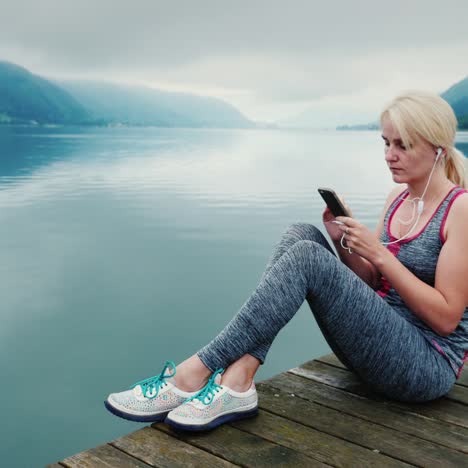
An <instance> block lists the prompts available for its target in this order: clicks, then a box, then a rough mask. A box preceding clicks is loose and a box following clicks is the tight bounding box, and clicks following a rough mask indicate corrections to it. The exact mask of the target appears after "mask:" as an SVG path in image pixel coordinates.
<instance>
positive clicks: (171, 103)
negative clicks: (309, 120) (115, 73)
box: [58, 81, 254, 128]
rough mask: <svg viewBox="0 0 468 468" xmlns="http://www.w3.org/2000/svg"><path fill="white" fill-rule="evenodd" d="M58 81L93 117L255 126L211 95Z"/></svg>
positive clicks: (168, 123) (147, 122)
mask: <svg viewBox="0 0 468 468" xmlns="http://www.w3.org/2000/svg"><path fill="white" fill-rule="evenodd" d="M58 84H60V86H61V87H62V88H63V89H65V90H66V91H67V92H68V93H69V94H70V95H72V96H73V97H74V98H75V99H76V100H77V101H78V102H80V103H82V104H83V105H84V106H85V108H86V109H87V110H88V111H89V113H90V114H91V116H92V118H93V119H94V120H96V121H107V122H109V123H112V124H116V123H121V124H127V125H156V126H165V127H175V126H178V127H229V128H232V127H235V128H248V127H252V126H254V124H253V122H251V121H249V120H248V119H247V118H245V117H244V116H243V115H242V114H241V112H239V111H238V110H237V109H236V108H235V107H234V106H232V105H230V104H228V103H226V102H224V101H222V100H220V99H216V98H212V97H205V96H195V95H192V94H188V93H174V92H168V91H160V90H157V89H152V88H146V87H141V86H128V85H118V84H113V83H106V82H95V81H61V82H58Z"/></svg>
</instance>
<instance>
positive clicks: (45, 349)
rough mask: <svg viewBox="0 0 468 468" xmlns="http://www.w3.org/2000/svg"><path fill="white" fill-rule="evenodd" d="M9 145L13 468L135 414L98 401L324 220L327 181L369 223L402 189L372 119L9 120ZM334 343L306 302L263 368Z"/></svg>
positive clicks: (123, 428) (192, 345)
mask: <svg viewBox="0 0 468 468" xmlns="http://www.w3.org/2000/svg"><path fill="white" fill-rule="evenodd" d="M0 144H1V148H2V155H1V158H0V220H1V222H2V226H3V229H2V230H0V255H1V258H2V262H0V294H1V297H2V305H3V307H2V309H1V318H2V327H1V328H0V351H1V352H0V365H1V368H2V371H3V379H4V380H3V381H4V382H8V385H3V386H2V389H1V390H0V392H3V393H2V394H1V399H2V401H4V402H6V401H8V405H4V406H7V407H5V408H4V409H3V410H2V415H3V417H4V419H5V420H6V421H8V422H9V423H8V424H4V425H2V429H1V437H2V441H3V442H4V443H3V444H2V449H0V456H1V459H2V461H4V462H5V463H6V464H7V465H8V466H15V465H16V466H36V465H45V464H46V463H49V462H53V461H55V460H58V459H61V458H63V457H65V456H67V455H70V454H73V453H76V452H78V451H80V450H84V449H85V448H89V447H92V446H95V445H97V444H99V443H101V442H104V441H107V440H111V439H113V438H115V437H117V436H118V435H121V434H124V433H127V432H129V431H131V430H134V429H135V428H137V427H139V426H138V425H137V424H134V423H130V422H125V421H123V420H118V419H116V418H113V417H112V416H110V415H109V414H107V412H106V411H105V410H104V407H103V405H102V400H103V399H104V398H105V396H106V395H107V394H108V393H109V392H111V391H116V390H120V389H125V388H127V387H128V386H129V385H130V384H131V383H132V382H134V381H137V380H139V379H141V378H143V377H145V376H149V375H154V374H155V373H157V372H159V368H160V366H161V364H162V362H163V361H164V360H166V359H172V360H174V361H176V362H177V361H180V360H182V359H184V358H185V357H186V356H188V355H190V354H192V353H193V352H195V351H196V350H197V349H199V348H200V347H201V346H202V345H204V344H205V343H206V342H207V341H208V340H209V339H210V338H211V337H213V336H214V335H215V334H216V333H217V332H218V331H219V330H220V329H221V328H222V327H223V325H224V324H225V323H226V322H227V321H228V320H229V319H230V317H231V316H232V315H233V314H234V313H235V312H236V310H237V309H238V308H239V307H240V306H241V305H242V304H243V303H244V301H245V300H246V298H247V297H248V295H249V294H250V293H251V292H252V291H253V290H254V289H255V286H256V284H257V281H258V279H259V277H260V275H261V273H262V271H263V268H264V265H265V263H266V262H267V260H268V258H269V256H270V253H271V250H272V248H273V245H274V244H275V243H276V241H277V240H278V238H279V237H280V235H281V233H282V232H283V231H284V229H285V228H286V227H287V226H288V225H289V224H291V223H293V222H296V221H306V222H313V223H319V220H320V217H321V211H322V209H323V203H322V201H321V199H320V197H319V196H318V194H317V192H316V188H317V187H318V186H329V187H333V188H335V189H336V190H337V191H338V192H339V193H341V194H342V195H344V197H345V198H346V201H347V203H348V204H349V205H350V206H351V207H352V209H353V211H354V216H355V217H357V218H358V219H360V220H362V221H363V222H364V223H366V224H367V225H368V226H370V227H373V226H374V225H375V223H376V220H377V217H378V215H379V211H380V209H381V206H382V204H383V200H384V197H385V194H386V192H387V191H388V190H389V189H390V187H391V186H392V181H391V178H390V175H389V173H388V171H387V170H386V166H385V163H384V160H383V148H382V142H381V138H380V136H379V134H378V132H315V133H314V132H293V131H288V132H282V131H254V130H244V131H230V130H229V131H228V130H181V129H125V128H123V129H79V128H47V129H43V128H33V129H31V128H8V127H0ZM467 145H468V135H467V134H460V135H459V143H458V146H459V148H460V149H461V150H462V151H465V152H466V153H468V148H467ZM328 351H329V348H328V346H327V344H326V342H325V340H324V339H323V338H322V336H321V334H320V332H319V330H318V327H317V326H316V324H315V322H314V321H313V319H312V317H311V314H310V311H309V310H308V307H307V305H303V306H302V308H301V310H300V311H299V312H298V314H297V316H296V317H295V319H294V320H293V321H292V322H291V323H290V324H289V325H288V327H286V328H285V329H284V330H283V331H282V332H281V334H280V335H279V337H278V339H277V341H276V342H275V344H274V346H273V347H272V350H271V353H270V354H269V357H268V360H267V362H266V364H265V365H264V366H263V367H262V369H261V370H260V374H259V378H265V377H267V376H269V375H272V374H273V373H277V372H279V371H281V370H284V369H287V368H290V367H293V366H295V365H297V364H299V363H300V362H302V361H305V360H308V359H311V358H313V357H316V356H318V355H321V354H325V353H327V352H328ZM12 389H13V390H12ZM32 396H33V398H32ZM25 420H34V421H35V425H36V426H38V427H37V428H36V430H35V431H34V435H32V436H31V438H30V439H28V435H27V433H25V431H24V421H25ZM25 437H26V438H27V439H28V440H27V446H28V447H29V450H28V451H25V450H23V447H24V442H25V440H24V439H25Z"/></svg>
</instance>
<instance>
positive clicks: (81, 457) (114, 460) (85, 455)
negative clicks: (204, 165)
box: [60, 444, 150, 468]
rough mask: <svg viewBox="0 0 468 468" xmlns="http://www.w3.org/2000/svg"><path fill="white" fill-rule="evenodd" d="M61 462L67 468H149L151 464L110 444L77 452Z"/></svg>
mask: <svg viewBox="0 0 468 468" xmlns="http://www.w3.org/2000/svg"><path fill="white" fill-rule="evenodd" d="M60 463H61V464H63V465H64V466H66V467H67V468H68V467H69V468H87V467H89V468H100V467H110V468H115V467H117V466H118V467H119V468H120V467H122V468H134V467H138V468H148V466H150V465H147V464H146V463H143V462H142V461H140V460H137V459H136V458H133V457H131V456H130V455H127V454H126V453H123V452H122V451H120V450H118V449H116V448H115V447H111V446H110V445H108V444H105V445H100V446H99V447H96V448H92V449H90V450H86V452H81V453H77V454H76V455H73V456H71V457H68V458H65V460H62V461H61V462H60Z"/></svg>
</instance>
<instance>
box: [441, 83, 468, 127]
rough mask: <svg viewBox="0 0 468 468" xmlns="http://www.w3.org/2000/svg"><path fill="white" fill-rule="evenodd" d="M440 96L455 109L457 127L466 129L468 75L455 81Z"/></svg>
mask: <svg viewBox="0 0 468 468" xmlns="http://www.w3.org/2000/svg"><path fill="white" fill-rule="evenodd" d="M441 96H442V97H443V98H444V99H445V100H446V101H447V102H448V103H449V104H450V105H451V106H452V108H453V110H454V111H455V115H456V116H457V119H458V126H459V128H463V129H468V76H467V77H466V78H464V79H463V80H461V81H459V82H458V83H455V84H454V85H453V86H451V87H450V88H449V89H447V91H445V92H443V93H442V94H441Z"/></svg>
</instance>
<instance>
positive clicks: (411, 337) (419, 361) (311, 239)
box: [197, 223, 456, 402]
mask: <svg viewBox="0 0 468 468" xmlns="http://www.w3.org/2000/svg"><path fill="white" fill-rule="evenodd" d="M305 299H307V301H308V303H309V306H310V308H311V310H312V312H313V314H314V316H315V319H316V321H317V323H318V325H319V327H320V329H321V331H322V333H323V335H324V337H325V339H326V340H327V342H328V344H329V345H330V347H331V349H332V350H333V352H334V353H335V354H336V355H337V357H338V358H339V359H340V360H341V361H342V362H343V364H345V365H346V366H347V367H348V368H349V369H351V370H353V371H354V372H355V373H356V374H357V375H358V376H359V377H360V378H361V379H362V380H363V381H364V382H366V383H367V384H368V385H369V386H370V387H371V389H372V390H374V391H376V392H377V393H381V394H383V395H385V396H387V397H389V398H392V399H395V400H400V401H415V402H416V401H429V400H433V399H435V398H438V397H440V396H442V395H445V394H446V393H447V392H448V391H449V390H450V388H451V387H452V386H453V384H454V383H455V380H456V378H455V374H454V372H453V370H452V369H451V368H450V366H449V364H448V362H447V361H446V360H445V358H444V357H443V356H442V355H441V354H439V353H438V351H437V350H436V349H435V348H434V347H433V346H431V344H430V343H429V342H428V341H427V340H426V339H425V338H424V337H423V336H422V334H421V333H420V332H419V331H418V330H417V328H415V327H414V326H413V325H411V324H410V323H409V322H408V321H407V320H405V319H404V318H403V317H402V316H400V315H399V314H398V312H397V311H396V310H394V309H393V308H392V307H391V306H390V305H388V304H387V303H386V302H385V301H384V300H383V299H382V298H381V297H380V296H379V295H378V294H377V293H376V292H375V291H374V290H373V289H372V288H370V287H369V286H368V285H367V284H366V283H365V282H364V281H362V280H361V279H360V278H359V277H358V276H357V275H356V274H355V273H354V272H353V271H351V270H350V269H349V268H348V267H347V266H345V265H344V264H343V263H342V262H341V261H340V260H339V259H338V258H337V257H336V256H335V255H334V253H333V250H332V248H331V247H330V245H329V243H328V242H327V240H326V239H325V237H324V236H323V235H322V233H321V232H320V231H319V230H318V229H317V228H316V227H315V226H313V225H311V224H306V223H297V224H293V225H292V226H290V227H289V228H288V229H287V231H286V232H285V233H284V235H283V237H282V239H281V240H280V242H279V243H278V244H277V245H276V247H275V250H274V254H273V256H272V258H271V260H270V262H269V263H268V265H267V268H266V270H265V272H264V273H263V276H262V278H261V280H260V283H259V285H258V286H257V288H256V289H255V291H254V292H253V293H252V295H251V296H250V297H249V298H248V299H247V301H246V302H245V304H244V305H243V306H242V307H241V308H240V310H239V311H238V313H237V314H236V315H235V316H234V317H233V319H232V320H231V321H230V322H229V323H228V324H227V326H226V327H225V328H224V329H223V330H222V331H221V333H220V334H219V335H218V336H216V338H214V339H213V340H212V341H211V342H210V343H209V344H207V345H206V346H205V347H203V348H202V349H201V350H200V351H199V352H198V353H197V354H198V356H199V357H200V359H201V360H202V361H203V363H204V364H205V365H206V366H207V367H208V368H209V369H211V370H212V371H214V370H216V369H219V368H226V367H228V366H229V364H231V363H232V362H234V361H236V360H237V359H239V358H240V357H241V356H243V355H244V354H250V355H252V356H255V357H256V358H257V359H259V361H260V362H261V363H263V362H264V360H265V357H266V354H267V352H268V349H269V348H270V346H271V344H272V342H273V340H274V339H275V337H276V335H277V334H278V332H279V331H280V330H281V329H282V328H283V327H284V326H285V325H286V324H287V323H288V322H289V321H290V320H291V319H292V318H293V316H294V314H295V313H296V312H297V311H298V309H299V308H300V307H301V305H302V303H303V302H304V300H305Z"/></svg>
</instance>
